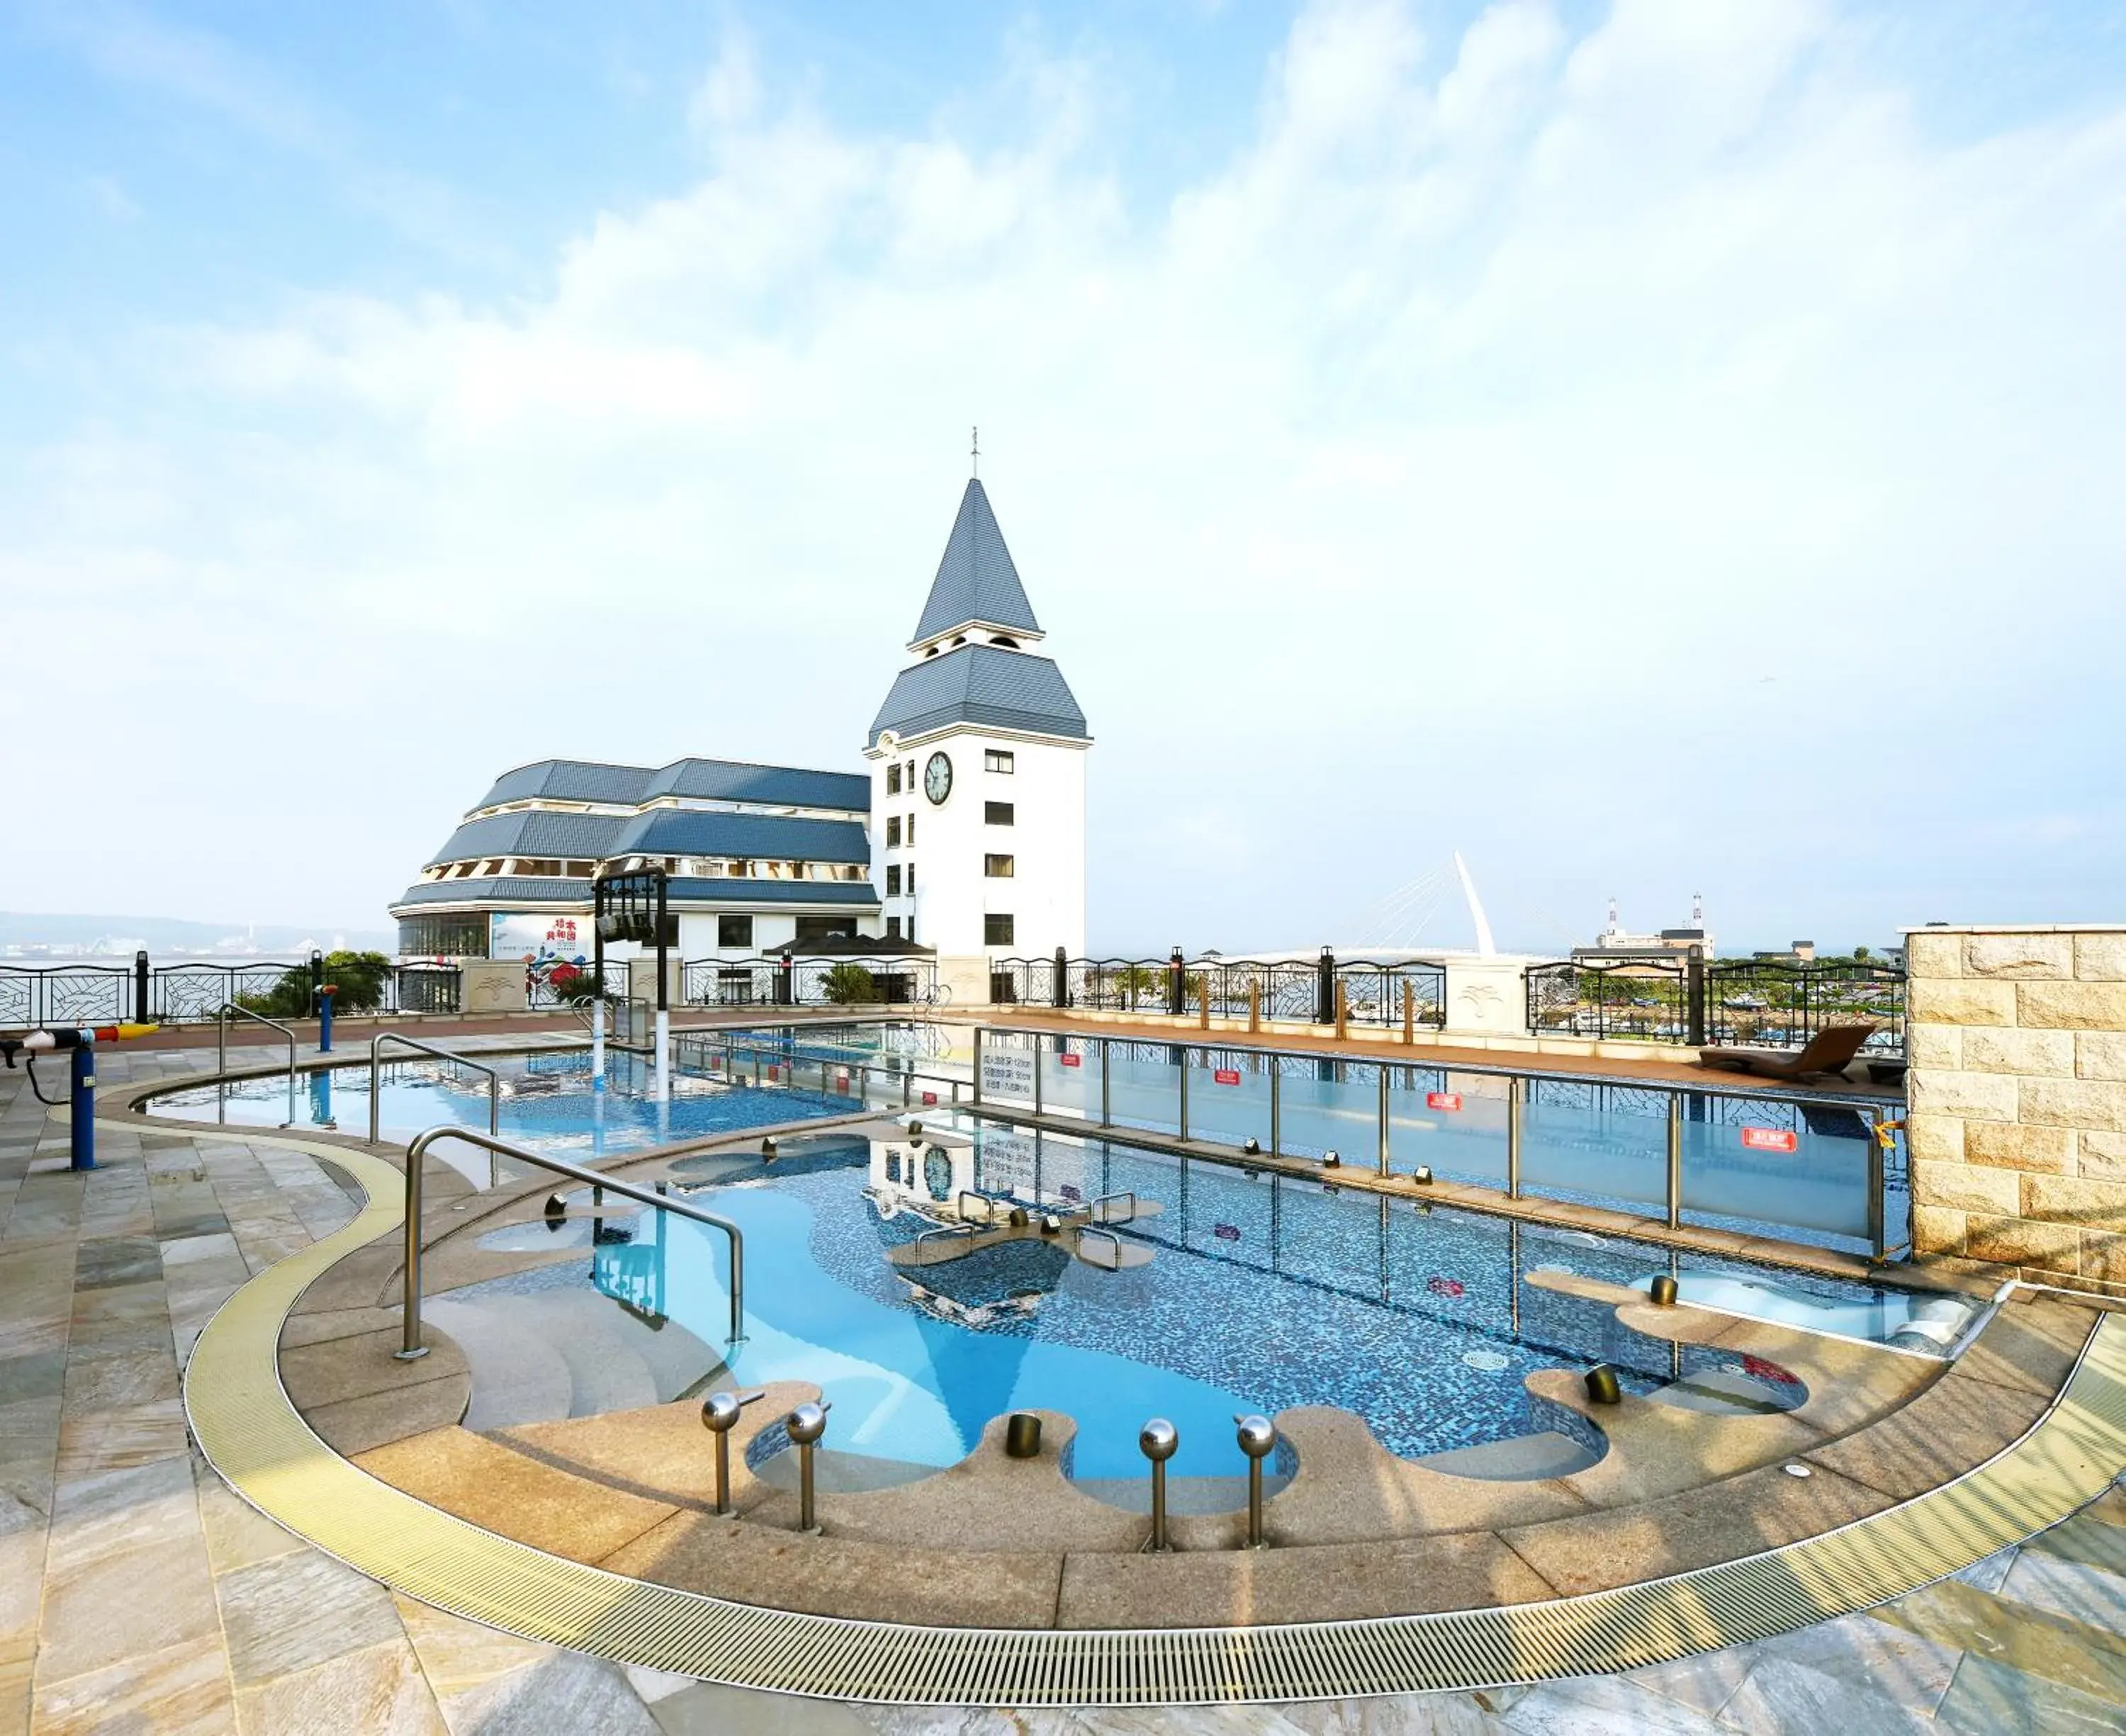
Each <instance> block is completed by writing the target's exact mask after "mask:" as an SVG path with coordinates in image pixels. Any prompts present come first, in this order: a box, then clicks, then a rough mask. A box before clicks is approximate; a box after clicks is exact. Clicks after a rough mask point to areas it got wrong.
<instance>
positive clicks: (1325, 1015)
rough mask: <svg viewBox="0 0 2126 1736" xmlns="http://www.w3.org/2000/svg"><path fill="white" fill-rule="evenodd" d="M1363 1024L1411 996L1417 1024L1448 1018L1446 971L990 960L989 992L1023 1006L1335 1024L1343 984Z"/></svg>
mask: <svg viewBox="0 0 2126 1736" xmlns="http://www.w3.org/2000/svg"><path fill="white" fill-rule="evenodd" d="M1339 990H1340V991H1341V998H1342V1002H1343V1007H1344V1017H1345V1018H1346V1019H1347V1020H1348V1021H1349V1022H1350V1023H1352V1024H1356V1025H1391V1026H1392V1025H1400V1024H1401V1023H1402V1021H1403V1017H1404V1010H1405V1003H1406V1002H1407V1003H1408V1009H1409V1017H1410V1023H1411V1024H1412V1026H1415V1027H1423V1028H1427V1029H1431V1030H1437V1029H1439V1027H1440V1026H1443V1024H1444V1023H1445V1022H1446V1008H1447V972H1446V969H1445V968H1444V967H1443V966H1442V965H1428V964H1423V963H1408V962H1384V961H1382V960H1374V959H1344V960H1339V959H1337V958H1336V957H1335V955H1334V954H1332V953H1329V952H1326V951H1325V952H1324V953H1322V955H1320V957H1319V958H1318V959H1312V960H1307V959H1297V960H1292V959H1287V960H1250V959H1221V958H1200V959H1193V960H1190V959H1184V958H1182V957H1181V956H1179V955H1169V956H1168V957H1166V958H1163V959H1073V958H1046V959H999V960H994V961H993V962H992V963H991V965H990V999H991V1000H992V1001H994V1002H1000V1003H1004V1004H1007V1005H1016V1006H1021V1007H1076V1008H1080V1009H1081V1010H1083V1011H1085V1012H1163V1013H1169V1014H1183V1015H1186V1014H1191V1013H1202V1012H1203V1011H1204V1010H1205V1009H1206V1007H1207V1008H1208V1010H1209V1012H1210V1014H1211V1016H1212V1017H1216V1018H1245V1017H1247V1016H1248V1015H1249V1013H1250V1011H1256V1012H1259V1014H1260V1017H1263V1018H1264V1019H1277V1020H1282V1021H1288V1022H1296V1023H1301V1024H1316V1025H1328V1024H1333V1023H1334V1022H1335V1018H1336V1007H1337V1002H1338V998H1339Z"/></svg>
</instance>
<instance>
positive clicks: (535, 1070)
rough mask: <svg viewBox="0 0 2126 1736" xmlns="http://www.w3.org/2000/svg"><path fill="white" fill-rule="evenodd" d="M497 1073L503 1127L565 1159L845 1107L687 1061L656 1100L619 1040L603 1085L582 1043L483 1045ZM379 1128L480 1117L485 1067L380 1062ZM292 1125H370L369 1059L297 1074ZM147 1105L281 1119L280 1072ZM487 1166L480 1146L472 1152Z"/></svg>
mask: <svg viewBox="0 0 2126 1736" xmlns="http://www.w3.org/2000/svg"><path fill="white" fill-rule="evenodd" d="M481 1060H482V1062H483V1064H486V1065H489V1066H492V1067H494V1068H495V1069H496V1070H497V1071H498V1073H500V1074H501V1075H502V1107H501V1116H500V1121H501V1137H502V1138H503V1139H507V1140H509V1141H511V1142H512V1143H513V1144H527V1145H530V1146H532V1147H533V1148H534V1149H537V1150H540V1151H544V1152H549V1153H551V1154H552V1155H554V1156H555V1157H557V1158H567V1159H569V1161H570V1162H572V1163H582V1162H583V1161H585V1160H586V1159H589V1158H605V1157H612V1156H615V1155H617V1154H619V1153H626V1152H631V1151H646V1150H648V1149H650V1148H652V1147H653V1146H658V1145H669V1144H675V1143H677V1142H678V1141H681V1140H686V1139H703V1138H706V1137H708V1136H709V1135H714V1134H719V1133H730V1132H734V1131H735V1130H739V1129H741V1128H747V1127H763V1126H766V1125H769V1124H771V1123H772V1122H777V1121H791V1120H802V1119H805V1118H807V1117H810V1116H834V1115H846V1114H848V1111H849V1110H850V1109H851V1108H852V1107H853V1105H851V1104H850V1103H849V1102H848V1100H847V1099H846V1098H843V1097H829V1096H822V1095H820V1094H819V1093H816V1092H808V1091H806V1090H803V1089H790V1090H776V1091H754V1090H751V1089H739V1088H737V1087H733V1086H732V1085H730V1084H728V1083H725V1082H724V1081H723V1080H720V1079H713V1078H705V1077H703V1076H702V1075H700V1074H698V1073H693V1072H690V1071H688V1070H687V1069H685V1068H678V1069H675V1070H674V1072H673V1075H672V1085H671V1092H672V1095H671V1101H670V1102H666V1103H659V1102H656V1101H655V1098H654V1095H653V1093H652V1090H651V1078H650V1068H649V1066H648V1064H646V1063H645V1061H644V1060H643V1059H641V1058H640V1056H637V1055H634V1054H629V1053H627V1052H626V1051H624V1050H615V1051H613V1052H612V1053H611V1054H608V1055H607V1063H606V1068H607V1072H606V1083H607V1089H606V1090H605V1091H604V1092H593V1091H592V1089H591V1062H590V1055H589V1054H588V1051H586V1050H580V1049H578V1050H554V1051H551V1052H549V1053H541V1054H522V1055H483V1056H482V1057H481ZM378 1078H379V1083H380V1087H381V1091H380V1097H381V1104H380V1116H379V1121H380V1130H381V1131H382V1132H383V1134H384V1135H385V1137H386V1138H390V1139H397V1140H399V1141H402V1142H403V1141H404V1140H407V1139H411V1138H413V1135H416V1134H418V1133H420V1132H423V1131H424V1130H426V1129H428V1128H431V1127H436V1126H442V1125H450V1126H457V1127H470V1128H476V1129H478V1130H480V1131H481V1132H485V1131H486V1129H487V1109H488V1086H487V1080H486V1078H484V1076H483V1075H481V1074H480V1073H474V1072H472V1071H471V1070H470V1068H463V1067H459V1066H456V1065H454V1064H451V1063H450V1062H448V1061H435V1060H427V1059H423V1060H416V1061H409V1060H397V1061H390V1062H387V1063H386V1064H385V1065H384V1066H383V1067H382V1068H380V1069H379V1073H378ZM296 1107H297V1114H298V1120H297V1122H296V1128H295V1130H296V1131H298V1132H300V1131H301V1130H303V1128H305V1127H306V1126H308V1127H324V1128H334V1127H338V1128H346V1129H348V1130H362V1129H366V1127H367V1125H368V1121H369V1066H368V1063H367V1062H366V1061H361V1062H355V1061H349V1062H347V1063H346V1064H343V1065H342V1066H338V1067H336V1068H333V1069H331V1070H330V1071H328V1072H318V1073H307V1074H305V1075H304V1076H303V1079H302V1082H301V1089H300V1092H299V1093H298V1095H297V1097H296ZM147 1108H148V1111H149V1114H151V1115H168V1116H181V1117H182V1118H184V1119H185V1120H215V1119H217V1118H219V1119H221V1120H226V1121H229V1122H232V1123H234V1124H237V1125H242V1126H248V1127H278V1126H280V1125H281V1123H282V1122H284V1121H285V1120H287V1110H288V1087H287V1076H286V1073H276V1074H273V1075H271V1076H268V1077H266V1078H252V1079H239V1080H237V1081H235V1082H234V1083H231V1084H229V1085H225V1086H215V1085H205V1086H194V1087H188V1088H187V1089H185V1090H182V1091H176V1092H168V1093H167V1094H163V1095H158V1096H157V1097H153V1098H151V1099H150V1100H149V1102H148V1105H147ZM435 1150H436V1154H437V1156H438V1157H440V1158H446V1159H447V1160H449V1161H451V1162H452V1163H456V1164H457V1165H459V1166H460V1167H464V1166H465V1165H467V1164H468V1163H471V1162H472V1159H471V1157H470V1148H468V1147H465V1146H462V1145H459V1144H455V1143H454V1142H451V1141H448V1140H446V1141H444V1142H443V1143H442V1144H439V1145H437V1147H436V1148H435ZM476 1167H477V1168H478V1169H479V1170H480V1172H482V1173H484V1172H485V1170H486V1167H487V1159H486V1157H485V1156H484V1154H482V1155H480V1157H479V1158H478V1162H477V1165H476Z"/></svg>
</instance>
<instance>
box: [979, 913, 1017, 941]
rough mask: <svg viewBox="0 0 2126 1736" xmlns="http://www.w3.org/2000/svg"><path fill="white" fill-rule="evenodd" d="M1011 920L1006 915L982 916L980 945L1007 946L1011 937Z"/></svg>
mask: <svg viewBox="0 0 2126 1736" xmlns="http://www.w3.org/2000/svg"><path fill="white" fill-rule="evenodd" d="M1012 927H1013V924H1012V920H1011V918H1009V917H1008V916H985V917H984V918H982V945H984V946H1011V945H1013V939H1012Z"/></svg>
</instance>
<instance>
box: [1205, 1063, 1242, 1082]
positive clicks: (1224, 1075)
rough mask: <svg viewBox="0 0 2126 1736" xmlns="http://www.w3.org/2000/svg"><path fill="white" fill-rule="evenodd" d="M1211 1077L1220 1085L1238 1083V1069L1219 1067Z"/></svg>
mask: <svg viewBox="0 0 2126 1736" xmlns="http://www.w3.org/2000/svg"><path fill="white" fill-rule="evenodd" d="M1211 1077H1212V1078H1214V1079H1216V1080H1217V1082H1218V1083H1220V1084H1221V1085H1237V1084H1239V1083H1240V1068H1237V1067H1221V1068H1219V1069H1218V1070H1217V1072H1216V1073H1212V1075H1211Z"/></svg>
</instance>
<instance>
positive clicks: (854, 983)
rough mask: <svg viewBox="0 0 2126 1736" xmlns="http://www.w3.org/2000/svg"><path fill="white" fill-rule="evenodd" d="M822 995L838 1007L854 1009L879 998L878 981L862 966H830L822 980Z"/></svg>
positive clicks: (845, 963)
mask: <svg viewBox="0 0 2126 1736" xmlns="http://www.w3.org/2000/svg"><path fill="white" fill-rule="evenodd" d="M820 993H823V994H824V995H825V996H826V998H827V1000H828V1002H829V1003H830V1004H831V1005H833V1006H836V1007H853V1006H856V1005H857V1004H858V1003H859V1002H866V1001H875V1000H876V999H877V998H878V979H877V978H876V977H875V976H873V975H872V974H871V973H870V972H869V971H868V970H867V969H864V968H863V966H862V965H855V964H849V963H847V962H844V963H843V964H839V965H830V966H829V968H828V970H827V974H826V975H825V976H824V977H823V978H821V979H820Z"/></svg>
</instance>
